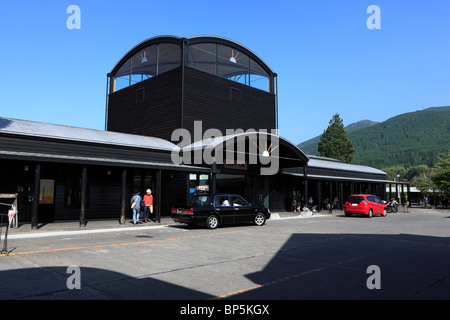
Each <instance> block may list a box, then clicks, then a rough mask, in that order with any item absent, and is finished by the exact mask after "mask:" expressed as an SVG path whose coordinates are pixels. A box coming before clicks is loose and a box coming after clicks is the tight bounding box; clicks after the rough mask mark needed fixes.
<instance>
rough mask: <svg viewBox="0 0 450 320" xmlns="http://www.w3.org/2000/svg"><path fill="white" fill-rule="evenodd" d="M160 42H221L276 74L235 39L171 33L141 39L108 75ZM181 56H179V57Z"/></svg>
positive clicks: (191, 43) (267, 71) (188, 43)
mask: <svg viewBox="0 0 450 320" xmlns="http://www.w3.org/2000/svg"><path fill="white" fill-rule="evenodd" d="M160 43H171V44H178V45H180V47H181V45H182V44H183V43H186V44H187V46H190V45H195V44H200V43H217V44H222V45H225V46H228V47H231V48H235V49H236V50H238V51H240V52H242V53H243V54H245V55H247V56H248V57H250V58H251V59H253V60H254V61H255V62H257V63H258V64H259V65H260V66H261V67H262V68H263V69H264V71H265V72H266V73H267V74H269V75H270V76H276V74H275V73H274V72H273V70H272V69H271V68H270V67H269V65H267V63H265V62H264V60H262V59H261V58H260V57H259V56H258V55H257V54H256V53H254V52H253V51H251V50H250V49H248V48H247V47H245V46H243V45H242V44H239V43H238V42H236V41H233V40H230V39H227V38H223V37H219V36H213V35H202V36H193V37H188V38H181V37H177V36H171V35H165V36H156V37H152V38H149V39H147V40H145V41H142V42H141V43H139V44H137V45H136V46H134V47H133V48H132V49H131V50H130V51H128V52H127V53H126V54H125V55H124V56H123V57H122V59H120V60H119V62H118V63H117V64H116V65H115V66H114V68H113V69H112V70H111V72H110V75H112V76H115V74H116V73H117V72H118V71H119V70H120V68H121V67H122V66H123V65H124V64H125V63H126V62H127V61H128V60H129V59H130V58H132V57H133V56H134V55H135V54H137V53H138V52H139V51H141V50H142V49H144V48H146V47H149V46H151V45H154V44H160ZM180 58H181V57H180Z"/></svg>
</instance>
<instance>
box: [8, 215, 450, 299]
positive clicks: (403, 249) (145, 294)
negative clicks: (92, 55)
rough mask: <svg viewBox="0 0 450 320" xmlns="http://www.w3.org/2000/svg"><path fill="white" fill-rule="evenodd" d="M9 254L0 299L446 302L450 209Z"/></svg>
mask: <svg viewBox="0 0 450 320" xmlns="http://www.w3.org/2000/svg"><path fill="white" fill-rule="evenodd" d="M9 247H10V248H14V250H13V251H12V252H11V254H10V255H9V256H6V255H1V256H0V298H1V299H152V300H154V299H177V300H178V299H189V300H223V299H225V300H227V299H233V300H240V299H242V300H261V299H262V300H265V299H270V300H291V299H294V300H296V299H402V300H403V299H445V300H448V299H450V277H449V276H450V210H430V209H428V210H424V209H412V210H411V212H410V213H396V214H390V215H389V216H388V217H385V218H383V217H374V218H372V219H369V218H364V217H356V216H355V217H349V218H347V217H345V216H343V215H342V214H341V213H339V212H336V213H335V214H333V215H329V216H328V215H327V216H317V217H312V218H300V219H299V218H296V219H278V220H269V221H268V222H267V224H266V225H265V226H263V227H256V226H233V227H224V228H219V229H217V230H206V229H202V228H195V229H189V228H186V227H184V226H181V225H170V226H164V227H162V226H159V227H155V228H139V227H136V228H126V229H122V230H117V231H110V232H104V233H89V234H73V233H67V234H63V235H60V236H48V237H39V238H25V237H16V238H12V239H10V241H9ZM69 266H76V267H77V268H79V269H78V270H79V273H78V272H77V271H75V273H73V271H70V270H73V269H69V271H70V272H69V273H68V267H69ZM369 266H375V267H372V268H375V269H369V273H368V268H369ZM78 275H80V277H79V278H78V279H80V281H81V283H80V289H73V290H69V289H68V279H69V281H70V283H69V285H70V284H76V283H77V282H76V280H77V278H76V276H78ZM368 283H369V286H372V287H373V286H375V288H373V289H369V288H368ZM377 287H379V289H377Z"/></svg>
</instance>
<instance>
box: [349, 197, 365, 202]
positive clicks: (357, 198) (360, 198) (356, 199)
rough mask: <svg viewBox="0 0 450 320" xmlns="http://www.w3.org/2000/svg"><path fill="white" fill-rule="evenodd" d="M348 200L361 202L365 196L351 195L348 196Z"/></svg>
mask: <svg viewBox="0 0 450 320" xmlns="http://www.w3.org/2000/svg"><path fill="white" fill-rule="evenodd" d="M347 201H348V202H350V203H360V202H362V201H364V197H361V196H351V197H348V198H347Z"/></svg>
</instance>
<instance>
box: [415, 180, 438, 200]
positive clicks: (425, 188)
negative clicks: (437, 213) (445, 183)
mask: <svg viewBox="0 0 450 320" xmlns="http://www.w3.org/2000/svg"><path fill="white" fill-rule="evenodd" d="M412 185H413V186H414V187H416V188H417V190H419V191H420V193H421V194H422V195H424V196H428V195H430V194H431V192H430V190H431V188H433V186H434V183H433V181H432V180H431V179H430V178H426V177H421V176H416V177H414V179H413V180H412Z"/></svg>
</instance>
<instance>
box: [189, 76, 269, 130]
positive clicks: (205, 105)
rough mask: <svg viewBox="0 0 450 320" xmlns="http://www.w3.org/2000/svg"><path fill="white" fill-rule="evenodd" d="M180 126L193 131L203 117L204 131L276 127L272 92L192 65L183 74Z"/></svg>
mask: <svg viewBox="0 0 450 320" xmlns="http://www.w3.org/2000/svg"><path fill="white" fill-rule="evenodd" d="M184 83H185V87H184V112H183V115H184V117H183V125H184V128H185V129H188V130H189V131H190V132H193V131H192V130H193V125H194V121H196V120H202V121H203V123H202V125H203V131H205V130H207V129H209V128H216V129H219V130H220V131H221V132H222V134H223V135H225V134H226V131H225V130H226V129H238V128H239V129H243V130H247V129H250V128H252V129H255V130H259V129H267V130H271V129H274V128H275V117H274V114H275V95H274V94H272V93H269V92H264V91H262V90H259V89H255V88H252V87H249V86H246V85H244V84H240V83H237V82H234V81H231V80H227V79H223V78H220V77H216V76H213V75H210V74H207V73H205V72H202V71H198V70H195V69H192V68H185V73H184Z"/></svg>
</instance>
